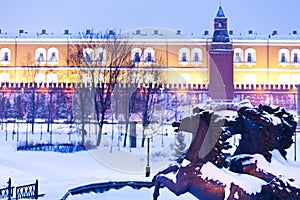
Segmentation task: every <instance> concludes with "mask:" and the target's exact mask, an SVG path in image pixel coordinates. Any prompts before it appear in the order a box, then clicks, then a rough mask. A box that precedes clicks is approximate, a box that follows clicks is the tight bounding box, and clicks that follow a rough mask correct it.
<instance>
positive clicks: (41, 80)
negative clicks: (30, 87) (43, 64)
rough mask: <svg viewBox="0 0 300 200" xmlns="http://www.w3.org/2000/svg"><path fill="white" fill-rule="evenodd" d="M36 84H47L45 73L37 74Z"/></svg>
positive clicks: (35, 77)
mask: <svg viewBox="0 0 300 200" xmlns="http://www.w3.org/2000/svg"><path fill="white" fill-rule="evenodd" d="M34 82H36V83H44V82H46V76H45V74H43V73H37V74H36V75H35V76H34Z"/></svg>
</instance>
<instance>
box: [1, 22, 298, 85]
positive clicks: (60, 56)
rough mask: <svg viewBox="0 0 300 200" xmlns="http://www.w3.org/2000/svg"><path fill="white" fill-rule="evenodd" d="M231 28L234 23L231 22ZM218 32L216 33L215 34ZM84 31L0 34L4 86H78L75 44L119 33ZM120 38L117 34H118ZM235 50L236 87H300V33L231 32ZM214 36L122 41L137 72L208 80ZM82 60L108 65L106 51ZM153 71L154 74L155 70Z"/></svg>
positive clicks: (174, 34)
mask: <svg viewBox="0 0 300 200" xmlns="http://www.w3.org/2000/svg"><path fill="white" fill-rule="evenodd" d="M229 27H230V24H229ZM211 32H213V31H211ZM115 34H116V33H115V32H114V31H109V32H108V33H106V34H100V33H93V32H91V31H90V30H86V32H84V33H76V34H75V33H70V32H69V31H68V30H65V31H64V34H61V35H55V34H49V33H47V31H46V30H42V31H41V33H40V34H35V35H31V34H29V33H26V32H24V31H23V30H20V31H19V33H17V34H15V35H14V34H6V33H1V34H0V81H1V82H32V81H36V82H76V81H78V79H76V74H77V73H78V67H76V68H75V67H74V66H72V65H71V64H70V58H69V57H70V52H71V51H72V50H70V49H72V46H74V45H75V44H79V45H82V46H86V45H87V44H91V43H95V44H101V43H103V42H105V40H107V39H105V38H107V37H111V36H112V35H115ZM117 35H118V34H117ZM229 36H230V41H231V43H232V46H233V50H234V58H233V59H234V60H233V61H234V83H235V84H297V83H300V66H299V65H300V34H298V33H297V32H296V31H293V32H292V33H291V34H287V35H279V34H277V32H276V31H274V32H273V33H271V34H270V35H266V36H263V35H258V34H256V33H254V32H253V31H249V33H248V34H247V35H235V34H234V33H233V31H229ZM212 37H213V36H212V34H210V32H209V31H204V32H203V34H200V35H188V36H187V35H185V34H184V33H182V32H181V31H180V30H177V31H172V30H166V29H159V28H143V29H136V30H131V31H128V32H124V33H122V39H120V40H122V41H127V42H128V43H130V47H131V58H130V59H131V60H132V61H134V62H135V63H138V65H136V66H137V67H136V68H135V69H137V70H136V72H137V73H138V72H140V71H141V70H148V71H149V73H150V75H151V70H153V69H155V70H159V71H161V72H162V73H163V77H164V81H165V82H168V83H203V84H207V83H208V82H209V80H208V79H209V75H208V71H209V70H208V69H209V53H208V52H209V49H210V48H211V44H212ZM81 53H82V55H81V56H80V55H79V57H80V58H81V57H82V59H83V60H87V59H90V61H89V62H94V63H95V65H97V63H98V61H99V59H100V60H101V65H105V64H106V63H105V62H106V57H105V56H106V50H105V49H104V48H102V47H95V48H93V47H92V48H90V47H87V48H84V50H83V52H81ZM150 69H151V70H150Z"/></svg>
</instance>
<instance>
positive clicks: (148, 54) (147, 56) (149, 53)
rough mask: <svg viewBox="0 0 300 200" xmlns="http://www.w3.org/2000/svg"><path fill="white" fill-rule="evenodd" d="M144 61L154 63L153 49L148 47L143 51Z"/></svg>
mask: <svg viewBox="0 0 300 200" xmlns="http://www.w3.org/2000/svg"><path fill="white" fill-rule="evenodd" d="M144 61H145V62H155V51H154V49H153V48H151V47H148V48H146V49H145V50H144Z"/></svg>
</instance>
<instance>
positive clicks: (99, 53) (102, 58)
mask: <svg viewBox="0 0 300 200" xmlns="http://www.w3.org/2000/svg"><path fill="white" fill-rule="evenodd" d="M96 62H97V63H100V64H101V63H102V64H104V63H106V51H105V49H104V48H103V47H99V48H97V49H96Z"/></svg>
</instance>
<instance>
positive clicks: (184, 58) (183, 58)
mask: <svg viewBox="0 0 300 200" xmlns="http://www.w3.org/2000/svg"><path fill="white" fill-rule="evenodd" d="M178 62H179V63H187V62H190V50H189V49H188V48H186V47H182V48H180V49H179V51H178Z"/></svg>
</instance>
